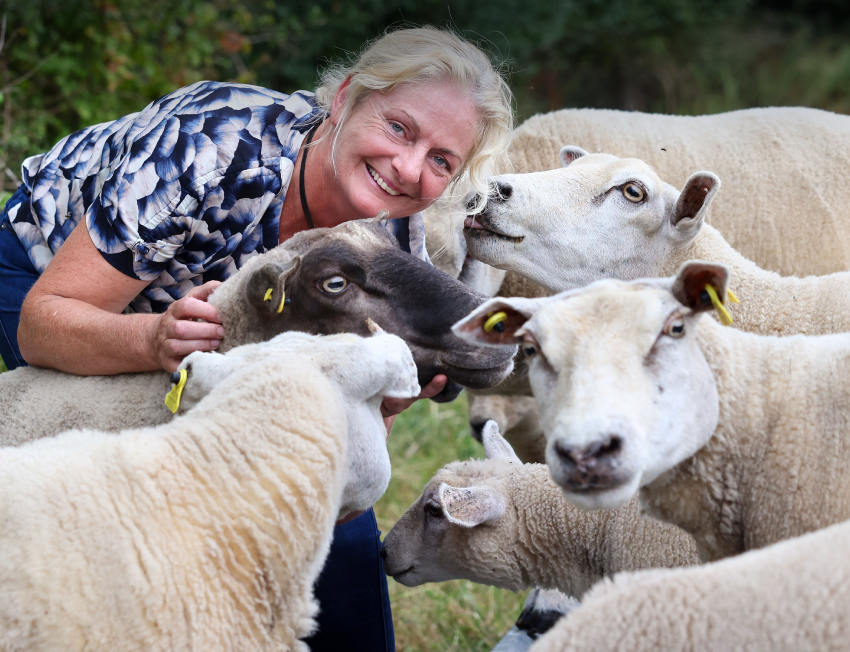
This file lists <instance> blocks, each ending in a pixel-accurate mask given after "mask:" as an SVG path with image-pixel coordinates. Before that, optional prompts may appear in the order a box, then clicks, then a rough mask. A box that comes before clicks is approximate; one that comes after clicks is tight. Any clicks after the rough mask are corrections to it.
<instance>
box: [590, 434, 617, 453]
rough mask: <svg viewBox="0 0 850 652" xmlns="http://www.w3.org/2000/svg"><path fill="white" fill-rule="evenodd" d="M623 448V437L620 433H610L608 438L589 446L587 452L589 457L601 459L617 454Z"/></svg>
mask: <svg viewBox="0 0 850 652" xmlns="http://www.w3.org/2000/svg"><path fill="white" fill-rule="evenodd" d="M622 448H623V439H622V438H621V437H620V436H619V435H608V437H607V438H606V439H604V440H602V441H599V442H597V443H595V444H592V445H590V446H588V447H587V450H586V453H585V454H586V455H587V457H592V458H595V459H601V458H604V457H611V456H613V455H616V454H617V453H619V452H620V450H621V449H622Z"/></svg>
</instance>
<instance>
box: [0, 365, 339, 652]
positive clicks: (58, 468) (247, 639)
mask: <svg viewBox="0 0 850 652" xmlns="http://www.w3.org/2000/svg"><path fill="white" fill-rule="evenodd" d="M289 362H290V361H287V364H286V365H280V363H278V364H277V366H285V367H288V363H289ZM270 366H271V365H265V367H264V368H255V369H254V370H255V372H256V373H253V372H252V373H251V374H249V377H248V378H246V377H244V376H243V375H241V374H237V375H235V376H234V377H233V378H232V379H229V380H228V381H225V382H223V383H222V384H221V385H219V387H218V388H217V391H216V392H214V393H213V394H211V395H210V396H209V397H208V398H207V400H205V401H203V402H202V403H200V404H199V405H198V406H197V407H196V409H195V410H193V411H192V412H190V413H188V414H186V415H185V416H179V417H176V418H175V419H174V420H173V421H171V422H170V423H167V424H164V425H161V426H158V427H156V428H149V429H139V430H130V431H124V432H122V433H121V434H120V435H118V436H115V435H110V434H106V433H102V432H97V431H91V430H81V431H73V432H68V433H63V434H61V435H57V436H56V437H52V438H46V439H41V440H39V441H36V442H32V443H31V444H28V445H26V446H21V447H16V448H6V449H3V450H2V452H0V487H2V491H3V492H4V493H5V494H6V497H5V499H3V500H2V501H0V503H2V507H0V523H2V524H3V525H2V528H0V546H2V549H3V561H2V564H0V587H1V588H0V631H2V632H3V634H2V638H0V640H2V647H4V648H7V649H47V648H51V647H52V648H60V647H61V648H62V649H67V650H72V649H113V650H118V649H148V650H173V649H189V648H193V649H228V648H229V649H240V650H265V649H291V650H306V649H307V648H306V646H305V645H303V644H302V643H300V642H299V641H298V640H297V639H299V638H303V637H305V636H307V635H309V634H310V632H311V631H312V629H313V618H314V616H315V614H316V612H317V606H316V604H315V602H314V600H313V598H312V585H313V582H314V581H315V579H316V577H317V576H318V573H319V570H320V568H321V564H322V561H323V560H324V557H325V555H326V554H327V550H328V547H329V543H330V538H331V532H332V529H333V525H334V521H335V519H336V518H337V512H338V507H339V500H340V492H341V490H342V486H343V477H344V472H345V468H346V466H345V456H346V452H345V451H346V445H347V442H346V437H345V433H346V429H347V422H346V417H345V413H344V410H343V407H342V405H343V400H342V398H341V397H338V390H336V388H335V387H334V386H333V384H332V383H330V382H329V381H327V380H325V379H324V378H323V377H322V376H321V375H320V374H304V375H303V376H302V375H300V374H299V378H298V379H297V381H296V380H295V379H292V378H287V376H289V375H290V374H288V373H287V372H286V369H280V368H278V369H276V370H275V369H271V368H269V367H270ZM306 366H307V363H306V361H302V367H306ZM272 372H274V373H273V374H272ZM262 376H265V377H266V380H265V381H263V380H261V378H262ZM272 379H273V380H272ZM252 380H253V382H251V381H252ZM281 402H284V403H285V405H286V410H285V414H283V413H281V414H276V413H275V412H276V410H271V411H268V410H265V411H263V412H261V414H262V418H258V407H259V406H260V405H263V404H265V405H269V406H277V405H280V404H281ZM317 405H321V406H322V408H321V409H316V406H317ZM57 554H59V555H60V558H59V559H58V560H57Z"/></svg>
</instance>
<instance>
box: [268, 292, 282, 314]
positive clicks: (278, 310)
mask: <svg viewBox="0 0 850 652" xmlns="http://www.w3.org/2000/svg"><path fill="white" fill-rule="evenodd" d="M273 294H274V289H273V288H269V289H268V290H266V293H265V294H264V295H263V301H271V300H272V295H273ZM285 301H286V292H281V293H280V303H279V304H278V306H277V310H276V311H275V312H277V314H280V313H282V312H283V304H284V302H285Z"/></svg>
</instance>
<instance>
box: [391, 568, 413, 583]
mask: <svg viewBox="0 0 850 652" xmlns="http://www.w3.org/2000/svg"><path fill="white" fill-rule="evenodd" d="M414 568H415V567H414V566H408V567H407V568H405V569H404V570H402V571H398V572H396V573H390V577H392V578H393V579H394V580H395V581H396V582H398V583H399V584H404V585H405V586H416V585H415V584H408V583H407V582H405V581H404V576H405V575H409V574H410V573H412V572H413V570H414Z"/></svg>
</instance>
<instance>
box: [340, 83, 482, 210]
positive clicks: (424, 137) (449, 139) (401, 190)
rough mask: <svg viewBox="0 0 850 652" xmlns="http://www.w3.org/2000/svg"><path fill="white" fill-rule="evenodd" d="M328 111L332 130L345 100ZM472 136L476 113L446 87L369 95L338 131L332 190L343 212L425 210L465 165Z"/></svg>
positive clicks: (460, 91) (433, 85) (402, 87)
mask: <svg viewBox="0 0 850 652" xmlns="http://www.w3.org/2000/svg"><path fill="white" fill-rule="evenodd" d="M347 90H348V86H347V84H346V85H344V86H343V87H341V88H340V90H339V91H338V92H337V95H336V97H335V98H334V102H333V105H332V107H331V116H330V119H331V123H332V124H334V125H336V124H337V121H338V119H339V115H340V112H341V109H342V105H343V102H344V101H345V96H346V94H347ZM477 130H478V112H477V110H476V109H475V107H474V105H473V104H472V100H471V99H470V98H469V96H468V94H467V92H466V91H464V90H463V89H462V88H460V87H458V86H457V85H456V84H454V83H453V82H451V81H432V82H424V83H418V84H403V85H400V86H397V87H396V88H394V89H393V90H392V91H390V92H388V93H379V92H372V93H370V94H368V95H367V96H366V97H364V98H363V100H362V101H361V102H360V103H359V104H358V105H357V106H356V107H355V108H354V110H353V111H352V112H351V114H350V115H349V116H348V118H347V119H346V120H345V122H344V123H343V125H342V128H341V130H340V133H339V137H338V140H337V143H336V147H335V152H334V162H335V169H336V174H335V183H336V185H337V188H338V190H339V191H340V194H341V196H340V199H341V203H342V206H341V208H342V209H343V210H345V209H349V211H350V212H349V214H354V215H357V216H358V217H372V216H374V215H376V214H377V213H378V212H379V211H381V210H387V211H389V213H390V217H402V216H405V215H410V214H412V213H415V212H417V211H421V210H422V209H424V208H426V207H427V206H428V205H429V204H431V202H433V201H434V200H435V199H436V198H437V197H439V196H440V194H442V192H443V190H445V188H446V186H447V185H448V183H449V182H450V181H451V180H452V179H453V178H454V176H455V175H456V174H457V172H458V171H459V170H460V168H461V167H462V166H463V164H464V163H465V162H466V159H467V157H468V156H469V153H470V151H471V150H472V146H473V142H474V138H475V134H476V132H477Z"/></svg>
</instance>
